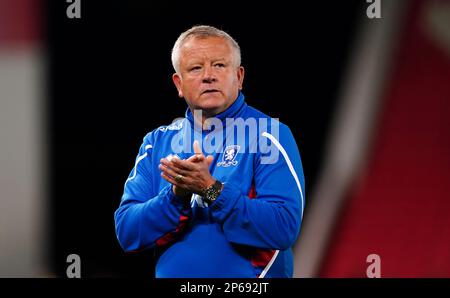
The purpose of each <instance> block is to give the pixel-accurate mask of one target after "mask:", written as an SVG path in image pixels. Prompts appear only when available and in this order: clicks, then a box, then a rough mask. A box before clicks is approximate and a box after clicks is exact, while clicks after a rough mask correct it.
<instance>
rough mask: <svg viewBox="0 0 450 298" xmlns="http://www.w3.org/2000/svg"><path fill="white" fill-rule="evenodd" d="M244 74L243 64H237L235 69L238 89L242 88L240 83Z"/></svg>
mask: <svg viewBox="0 0 450 298" xmlns="http://www.w3.org/2000/svg"><path fill="white" fill-rule="evenodd" d="M244 75H245V70H244V67H243V66H239V68H238V69H237V78H238V82H239V90H242V85H243V83H244Z"/></svg>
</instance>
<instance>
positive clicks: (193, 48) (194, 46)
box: [180, 37, 233, 60]
mask: <svg viewBox="0 0 450 298" xmlns="http://www.w3.org/2000/svg"><path fill="white" fill-rule="evenodd" d="M232 53H233V49H232V47H231V45H230V43H229V41H228V40H226V39H225V38H222V37H204V38H203V37H191V38H189V39H188V40H187V41H185V42H184V44H183V45H182V47H181V48H180V58H181V59H182V60H184V59H196V58H197V59H198V58H228V57H231V55H232Z"/></svg>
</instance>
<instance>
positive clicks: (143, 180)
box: [114, 133, 190, 252]
mask: <svg viewBox="0 0 450 298" xmlns="http://www.w3.org/2000/svg"><path fill="white" fill-rule="evenodd" d="M151 140H152V137H151V133H150V134H148V135H147V136H146V137H145V138H144V142H143V144H142V145H141V147H140V149H139V154H138V156H137V158H136V162H135V165H134V168H133V169H132V171H131V173H130V175H129V177H128V179H127V180H126V182H125V187H124V193H123V196H122V200H121V202H120V205H119V208H118V209H117V210H116V212H115V213H114V221H115V227H116V236H117V239H118V240H119V243H120V245H121V247H122V248H123V249H124V250H125V251H127V252H130V251H136V250H141V249H146V248H152V247H154V246H155V245H157V246H162V245H165V244H167V243H170V242H172V241H174V239H175V237H176V234H177V233H180V232H181V230H182V229H183V227H184V226H185V225H186V223H187V220H188V216H189V212H190V207H189V205H188V204H187V205H186V203H185V202H183V199H182V198H180V197H177V196H176V195H175V194H174V193H173V191H172V185H171V184H169V185H167V186H166V187H164V188H163V189H162V190H161V191H159V192H157V190H155V189H153V187H152V185H153V183H152V179H160V173H159V169H158V167H157V166H158V165H152V164H151V158H150V156H151V154H152V150H153V145H152V141H151Z"/></svg>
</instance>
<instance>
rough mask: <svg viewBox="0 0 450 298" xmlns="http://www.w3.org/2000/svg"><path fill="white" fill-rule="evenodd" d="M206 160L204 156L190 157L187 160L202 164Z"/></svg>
mask: <svg viewBox="0 0 450 298" xmlns="http://www.w3.org/2000/svg"><path fill="white" fill-rule="evenodd" d="M204 159H205V156H204V155H203V154H195V155H192V156H191V157H189V158H188V159H186V161H190V162H201V161H203V160H204Z"/></svg>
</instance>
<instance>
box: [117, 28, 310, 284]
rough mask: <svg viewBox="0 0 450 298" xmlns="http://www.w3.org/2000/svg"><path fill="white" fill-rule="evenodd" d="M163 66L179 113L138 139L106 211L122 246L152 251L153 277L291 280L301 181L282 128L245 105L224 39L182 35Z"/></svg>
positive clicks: (206, 31)
mask: <svg viewBox="0 0 450 298" xmlns="http://www.w3.org/2000/svg"><path fill="white" fill-rule="evenodd" d="M172 63H173V67H174V69H175V71H176V73H175V74H174V75H173V77H172V78H173V82H174V83H175V86H176V88H177V90H178V94H179V96H180V97H181V98H184V99H185V100H186V103H187V105H188V109H187V110H186V115H185V118H183V119H181V120H178V121H176V122H174V123H172V124H171V125H168V126H161V127H159V128H157V129H155V130H153V131H152V132H150V133H148V134H147V135H146V136H145V137H144V141H143V143H142V145H141V147H140V149H139V154H138V157H137V158H136V162H135V165H134V168H133V169H132V171H131V173H130V175H129V177H128V179H127V180H126V183H125V189H124V194H123V197H122V201H121V203H120V206H119V208H118V209H117V211H116V212H115V224H116V233H117V238H118V240H119V242H120V244H121V246H122V248H123V249H124V250H125V251H136V250H141V249H148V248H155V249H156V250H157V251H158V253H159V258H158V261H157V264H156V270H155V273H156V277H292V275H293V257H292V251H291V246H292V245H293V244H294V242H295V240H296V239H297V236H298V234H299V231H300V224H301V220H302V217H303V209H304V205H305V199H304V185H305V184H304V183H305V182H304V176H303V169H302V164H301V160H300V154H299V151H298V148H297V145H296V143H295V140H294V137H293V136H292V133H291V131H290V129H289V128H288V127H287V126H286V125H284V124H282V123H281V122H279V121H278V120H276V119H273V118H271V117H269V116H267V115H265V114H263V113H262V112H260V111H258V110H256V109H254V108H252V107H250V106H248V105H247V104H246V102H245V100H244V95H243V94H242V92H241V90H242V83H243V79H244V68H243V67H242V66H241V54H240V48H239V46H238V44H237V43H236V41H235V40H234V39H233V38H232V37H231V36H230V35H228V34H227V33H225V32H224V31H221V30H219V29H216V28H214V27H211V26H195V27H193V28H191V29H189V30H187V31H185V32H183V33H182V34H181V35H180V36H179V38H178V40H177V41H176V43H175V45H174V47H173V50H172ZM274 100H277V99H274Z"/></svg>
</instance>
